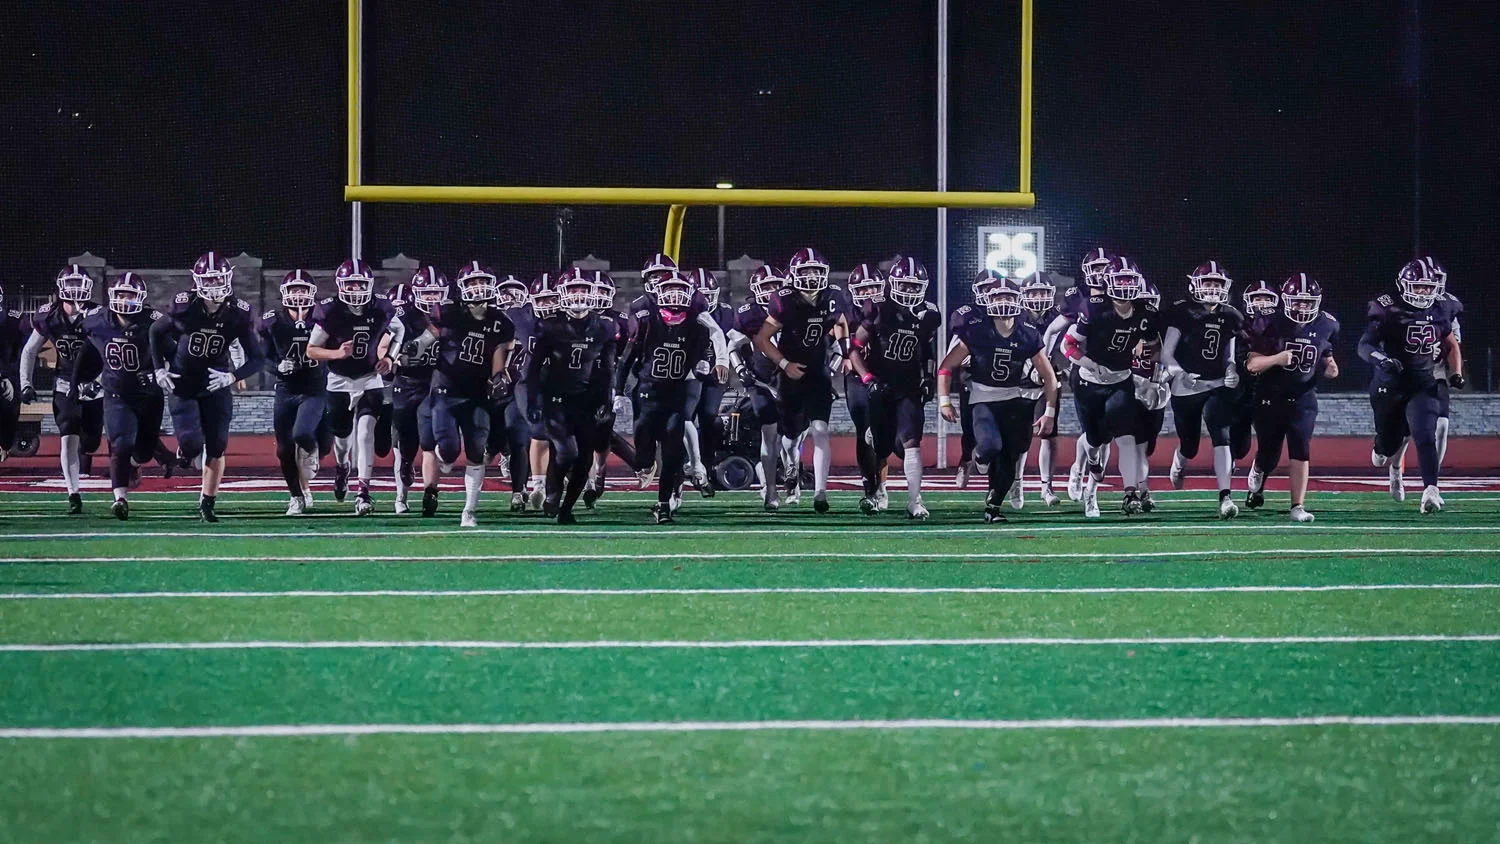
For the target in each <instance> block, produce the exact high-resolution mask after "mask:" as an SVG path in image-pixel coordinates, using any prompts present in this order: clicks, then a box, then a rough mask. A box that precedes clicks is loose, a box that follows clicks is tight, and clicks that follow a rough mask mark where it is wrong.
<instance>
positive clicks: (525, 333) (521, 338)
mask: <svg viewBox="0 0 1500 844" xmlns="http://www.w3.org/2000/svg"><path fill="white" fill-rule="evenodd" d="M505 315H506V316H507V317H509V318H510V324H511V327H512V329H513V330H514V331H515V334H516V347H515V348H514V349H512V350H511V353H510V360H509V362H508V363H507V368H509V369H510V377H511V380H512V381H514V382H516V383H517V384H519V383H521V379H522V377H523V376H525V374H526V361H527V360H528V359H530V357H531V353H532V352H533V351H534V350H535V349H536V329H537V325H538V323H539V322H540V320H538V319H537V317H536V312H535V311H533V310H532V309H531V306H530V305H516V306H515V307H513V308H511V309H509V310H507V311H506V312H505Z"/></svg>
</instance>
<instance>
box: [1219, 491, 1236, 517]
mask: <svg viewBox="0 0 1500 844" xmlns="http://www.w3.org/2000/svg"><path fill="white" fill-rule="evenodd" d="M1239 514H1240V508H1239V505H1237V504H1235V503H1234V499H1233V498H1231V497H1230V496H1228V495H1225V496H1222V497H1221V498H1219V518H1221V519H1232V518H1234V517H1235V516H1238V515H1239Z"/></svg>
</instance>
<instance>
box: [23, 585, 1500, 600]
mask: <svg viewBox="0 0 1500 844" xmlns="http://www.w3.org/2000/svg"><path fill="white" fill-rule="evenodd" d="M1470 589H1500V583H1353V584H1334V585H1326V586H1080V587H1077V588H1067V587H1036V588H1032V587H1025V586H931V587H927V586H750V587H742V588H734V587H724V588H704V589H691V588H690V589H362V590H332V589H328V590H322V589H296V590H288V591H280V592H273V591H267V592H0V601H30V600H66V601H110V600H123V599H141V598H144V599H151V598H160V599H165V598H173V599H175V598H487V597H537V596H566V597H629V596H665V595H672V596H676V595H1070V594H1076V595H1136V594H1153V593H1164V594H1203V593H1216V592H1224V593H1231V594H1232V593H1268V592H1293V593H1306V592H1396V591H1440V590H1470Z"/></svg>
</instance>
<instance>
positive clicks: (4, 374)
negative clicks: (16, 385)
mask: <svg viewBox="0 0 1500 844" xmlns="http://www.w3.org/2000/svg"><path fill="white" fill-rule="evenodd" d="M23 319H24V317H23V316H22V314H21V312H20V311H5V310H0V378H9V379H10V380H11V381H12V382H14V381H15V380H16V379H17V377H18V371H19V369H20V362H21V347H22V346H25V345H26V336H27V335H26V334H25V333H24V332H23V331H22V327H23V322H22V320H23Z"/></svg>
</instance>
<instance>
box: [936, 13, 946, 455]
mask: <svg viewBox="0 0 1500 844" xmlns="http://www.w3.org/2000/svg"><path fill="white" fill-rule="evenodd" d="M937 76H938V82H937V189H938V191H939V192H940V193H941V192H945V191H947V190H948V0H938V72H937ZM937 299H938V301H937V305H938V313H939V314H941V315H942V320H941V321H940V322H939V323H938V348H937V353H938V354H939V355H942V354H944V353H945V352H946V351H947V349H948V209H947V208H945V207H939V208H938V210H937ZM937 435H938V441H937V467H938V468H939V469H946V468H948V423H947V421H946V420H944V419H943V417H942V414H939V415H938V419H937Z"/></svg>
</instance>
